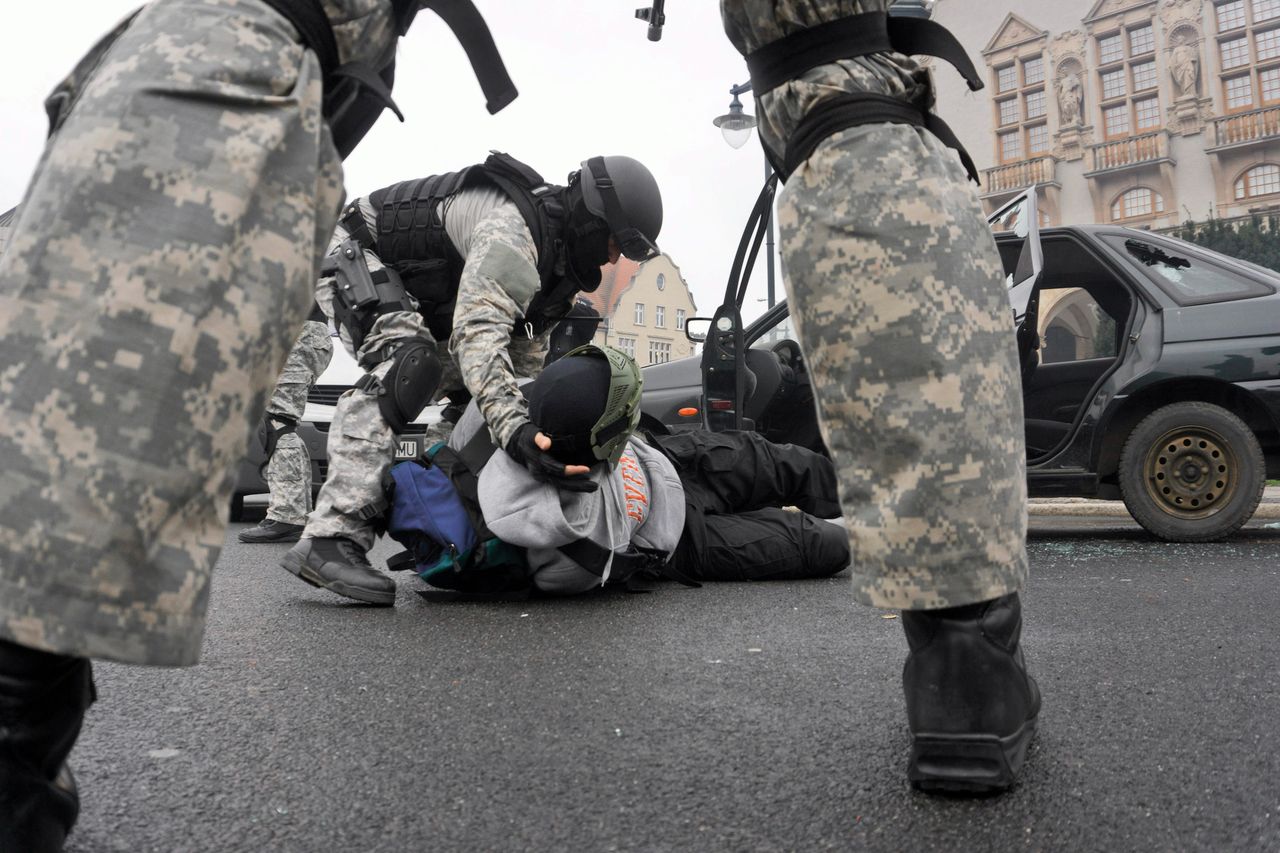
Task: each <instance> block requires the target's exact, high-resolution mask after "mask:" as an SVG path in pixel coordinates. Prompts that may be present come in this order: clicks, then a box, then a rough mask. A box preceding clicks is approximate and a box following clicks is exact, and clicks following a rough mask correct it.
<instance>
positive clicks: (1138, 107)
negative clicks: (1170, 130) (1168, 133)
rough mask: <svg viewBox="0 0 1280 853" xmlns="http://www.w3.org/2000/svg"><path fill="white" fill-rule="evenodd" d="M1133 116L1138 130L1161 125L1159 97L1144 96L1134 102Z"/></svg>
mask: <svg viewBox="0 0 1280 853" xmlns="http://www.w3.org/2000/svg"><path fill="white" fill-rule="evenodd" d="M1133 117H1134V119H1135V124H1137V126H1138V130H1151V129H1152V128H1154V127H1159V126H1160V101H1159V99H1157V98H1144V99H1143V100H1141V101H1134V102H1133Z"/></svg>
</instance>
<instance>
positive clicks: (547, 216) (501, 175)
mask: <svg viewBox="0 0 1280 853" xmlns="http://www.w3.org/2000/svg"><path fill="white" fill-rule="evenodd" d="M481 168H483V169H484V173H485V176H486V177H488V178H489V179H490V180H491V181H493V183H494V184H496V185H497V186H498V188H499V189H500V190H502V191H503V192H504V193H506V194H507V195H508V196H509V197H510V198H511V200H512V201H513V202H515V205H516V208H517V209H519V211H520V215H521V216H523V217H524V221H525V224H526V225H528V226H529V232H530V233H531V234H532V235H533V244H534V245H535V246H536V247H537V249H538V278H539V279H541V281H542V284H543V285H544V286H545V285H546V284H547V282H548V281H550V279H551V276H552V273H553V271H554V269H555V264H556V254H557V246H556V244H557V243H558V242H559V240H560V231H561V227H560V226H561V222H562V220H563V218H564V210H563V208H562V207H561V205H560V202H559V199H558V196H559V192H558V190H559V187H556V186H554V185H552V184H549V183H547V182H546V181H545V180H543V177H542V175H539V174H538V173H537V171H535V170H534V169H533V168H532V167H530V166H527V165H525V164H524V163H521V162H520V161H519V160H517V159H516V158H514V157H512V156H511V155H510V154H504V153H503V152H501V151H491V152H489V157H488V158H487V159H486V160H485V161H484V164H483V166H482V167H481Z"/></svg>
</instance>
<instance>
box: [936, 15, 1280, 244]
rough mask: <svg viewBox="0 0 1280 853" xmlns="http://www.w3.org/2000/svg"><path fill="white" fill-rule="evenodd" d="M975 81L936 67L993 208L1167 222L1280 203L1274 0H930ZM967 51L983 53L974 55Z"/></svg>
mask: <svg viewBox="0 0 1280 853" xmlns="http://www.w3.org/2000/svg"><path fill="white" fill-rule="evenodd" d="M933 19H934V20H935V21H938V22H939V23H941V24H943V25H944V26H946V27H947V28H949V29H950V30H951V31H952V32H954V33H955V34H956V35H957V36H958V37H959V38H960V40H961V43H962V44H964V45H965V47H966V48H967V49H968V50H969V52H970V55H971V56H972V57H973V59H974V61H975V63H977V64H978V66H979V69H980V70H982V69H983V65H985V72H986V79H987V86H986V88H985V89H983V90H982V91H979V92H972V93H971V92H969V91H968V89H967V87H965V86H964V84H963V82H961V81H960V79H959V77H958V75H956V74H954V73H953V72H952V70H951V69H950V68H949V67H939V66H938V65H937V64H936V63H935V80H936V82H937V86H938V106H937V110H938V112H939V114H940V115H941V116H942V117H943V118H944V119H945V120H946V121H947V122H948V123H949V124H950V125H951V127H952V129H953V130H955V131H956V134H957V136H959V137H960V139H961V141H962V142H963V143H964V145H965V147H966V148H967V149H968V150H969V153H970V154H971V155H972V156H973V158H974V160H975V162H976V163H977V164H978V167H979V169H981V171H982V178H983V180H982V188H981V190H980V192H981V194H982V197H983V202H984V204H985V205H986V207H987V209H988V210H989V211H990V210H994V209H996V208H997V207H999V206H1000V205H1001V204H1003V203H1004V202H1005V201H1007V200H1008V199H1010V198H1012V197H1013V196H1015V195H1016V194H1018V193H1021V192H1022V191H1024V190H1025V189H1026V188H1027V187H1028V186H1030V185H1031V184H1033V183H1034V184H1037V185H1038V186H1039V187H1040V190H1039V192H1040V198H1039V206H1040V209H1041V218H1042V221H1043V223H1044V224H1074V223H1088V222H1115V223H1120V224H1125V225H1133V226H1137V227H1146V228H1168V227H1172V226H1174V225H1177V224H1179V223H1181V222H1183V221H1185V220H1187V219H1194V220H1202V219H1207V218H1209V217H1211V216H1213V217H1222V218H1234V217H1238V216H1246V215H1249V214H1250V213H1255V212H1260V211H1269V210H1280V0H1090V2H1084V3H1079V2H1077V3H1073V2H1067V3H1062V2H1051V0H1021V1H1020V2H1018V3H1017V4H1014V3H1011V2H1008V0H1006V2H1004V3H992V4H990V5H987V4H980V3H975V2H973V0H937V3H936V4H935V6H934V9H933ZM979 54H980V55H979Z"/></svg>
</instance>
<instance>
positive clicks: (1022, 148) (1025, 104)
mask: <svg viewBox="0 0 1280 853" xmlns="http://www.w3.org/2000/svg"><path fill="white" fill-rule="evenodd" d="M1019 69H1021V74H1020V75H1019ZM1044 72H1045V69H1044V58H1043V57H1041V56H1039V55H1036V56H1024V57H1022V58H1020V59H1018V60H1017V61H1016V62H1014V63H1012V64H1010V65H1006V66H1004V67H1002V68H997V69H995V74H996V86H997V88H998V89H999V92H1000V93H1001V94H1006V95H1007V97H1004V98H1001V99H1000V100H998V101H996V102H995V106H996V114H995V120H996V128H997V129H998V130H999V131H1000V132H999V133H998V134H997V135H996V156H997V159H998V160H999V161H1000V162H1001V163H1014V162H1017V161H1019V160H1022V159H1024V158H1025V157H1026V156H1027V152H1028V151H1035V150H1040V151H1045V150H1047V146H1045V147H1043V148H1040V149H1037V148H1036V147H1035V146H1033V145H1032V142H1031V135H1032V133H1037V132H1038V131H1036V130H1035V129H1034V128H1035V127H1037V126H1039V125H1041V124H1043V123H1044V117H1045V116H1046V115H1047V114H1048V111H1049V100H1048V95H1047V93H1046V92H1045V83H1044ZM1019 76H1020V77H1021V79H1019ZM1020 105H1021V106H1020Z"/></svg>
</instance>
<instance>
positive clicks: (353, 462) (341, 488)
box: [302, 300, 462, 551]
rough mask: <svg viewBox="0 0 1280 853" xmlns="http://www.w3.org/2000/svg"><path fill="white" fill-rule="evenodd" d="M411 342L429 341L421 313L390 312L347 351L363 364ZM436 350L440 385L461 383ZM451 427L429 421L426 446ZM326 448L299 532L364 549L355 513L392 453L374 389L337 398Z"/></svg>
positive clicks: (368, 540)
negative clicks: (321, 477)
mask: <svg viewBox="0 0 1280 853" xmlns="http://www.w3.org/2000/svg"><path fill="white" fill-rule="evenodd" d="M331 305H332V300H330V301H329V302H328V303H322V307H325V309H326V310H329V307H330V306H331ZM415 340H428V341H430V340H432V337H431V333H430V332H429V331H427V327H426V324H425V323H423V322H422V317H421V316H419V315H418V314H417V313H415V312H413V311H396V312H394V313H391V314H387V315H385V316H382V317H379V318H378V320H377V321H376V322H375V323H374V325H373V329H372V330H370V333H369V336H368V337H367V338H365V340H364V342H363V344H362V345H361V347H360V350H359V352H355V353H353V355H355V357H356V359H357V361H360V360H362V359H363V360H364V361H363V363H368V359H367V358H366V357H367V356H369V355H370V354H371V353H378V352H379V351H382V352H388V351H389V350H388V347H391V346H393V345H396V344H403V343H407V342H409V341H415ZM343 343H344V344H345V345H346V347H347V349H348V350H350V349H351V343H350V339H349V338H348V337H346V336H344V338H343ZM440 349H441V352H440V357H441V361H442V362H443V363H444V375H443V377H442V378H441V381H440V387H441V389H446V390H447V389H456V388H459V387H461V385H462V380H461V378H460V377H459V376H458V371H457V368H456V367H455V366H454V364H453V362H452V360H451V359H450V358H449V356H448V354H447V353H445V352H444V351H443V350H444V348H443V347H441V348H440ZM391 364H392V361H391V359H390V358H389V357H388V358H385V359H383V360H382V361H379V362H377V363H376V364H374V365H373V366H372V367H371V368H370V369H369V373H371V374H372V375H373V376H375V377H377V378H378V379H380V380H381V379H385V378H386V376H387V372H388V371H389V370H390V369H391ZM452 431H453V424H449V423H444V422H441V423H437V424H434V425H432V426H431V427H429V428H428V430H427V435H426V439H425V440H426V442H427V446H430V445H432V444H434V443H436V442H438V441H446V440H447V439H448V438H449V434H450V433H451V432H452ZM328 451H329V473H328V476H327V477H326V478H325V481H324V485H323V486H321V487H320V494H319V496H318V497H317V498H316V508H315V510H314V511H313V512H312V513H311V515H310V516H309V517H308V519H307V529H306V530H305V531H303V534H302V535H303V536H304V537H306V538H308V539H313V538H325V537H333V536H344V537H346V538H348V539H350V540H351V541H353V542H355V543H356V544H357V545H359V546H360V547H361V548H364V549H365V550H366V551H367V550H369V549H370V548H372V547H373V540H374V538H375V537H374V532H373V528H372V527H371V526H370V524H369V522H368V521H367V520H365V519H363V518H361V517H360V510H361V509H363V508H364V507H366V506H368V505H370V504H373V503H376V502H377V501H378V500H379V499H381V497H382V476H383V474H385V473H386V472H387V471H388V470H389V469H390V468H391V465H392V463H393V462H394V461H395V456H396V436H395V432H394V431H393V430H392V429H391V425H390V424H388V423H387V419H386V418H385V417H383V414H382V410H381V409H379V408H378V397H377V394H376V392H374V393H369V392H366V391H361V390H359V389H357V388H353V389H352V390H350V391H348V392H346V393H345V394H343V395H342V396H341V397H340V398H339V399H338V406H337V408H336V410H335V411H334V414H333V423H332V424H330V426H329V441H328Z"/></svg>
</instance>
